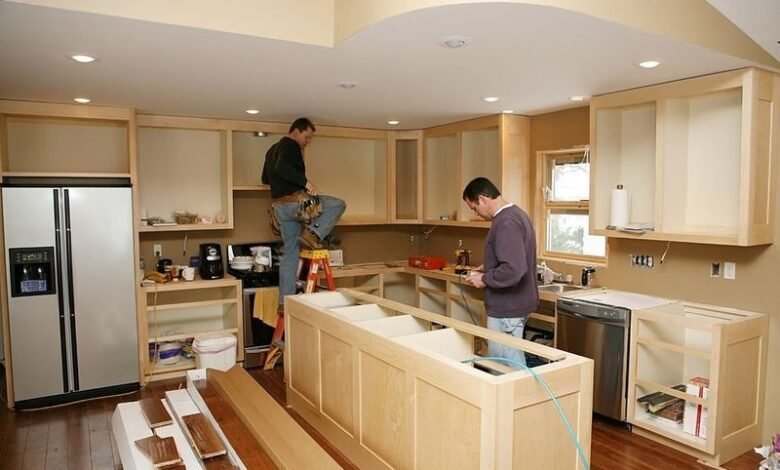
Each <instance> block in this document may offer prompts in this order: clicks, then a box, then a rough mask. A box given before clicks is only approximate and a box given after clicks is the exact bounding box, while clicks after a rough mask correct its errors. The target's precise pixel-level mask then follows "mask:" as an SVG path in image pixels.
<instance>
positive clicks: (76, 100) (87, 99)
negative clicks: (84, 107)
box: [73, 98, 92, 104]
mask: <svg viewBox="0 0 780 470" xmlns="http://www.w3.org/2000/svg"><path fill="white" fill-rule="evenodd" d="M73 101H75V102H76V103H81V104H87V103H89V102H90V101H92V100H91V99H89V98H73Z"/></svg>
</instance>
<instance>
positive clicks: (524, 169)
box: [422, 114, 531, 226]
mask: <svg viewBox="0 0 780 470" xmlns="http://www.w3.org/2000/svg"><path fill="white" fill-rule="evenodd" d="M423 134H424V158H423V177H422V181H423V221H424V222H425V223H430V224H440V225H473V226H487V225H488V222H485V221H482V220H480V219H479V218H478V217H477V216H476V214H474V213H472V211H471V210H469V208H468V206H467V205H466V204H465V203H464V202H463V200H462V198H461V195H462V194H463V188H465V187H466V184H468V182H469V181H471V180H472V179H474V178H476V177H478V176H484V177H486V178H488V179H489V180H491V181H492V182H493V183H495V184H496V186H498V188H499V190H500V191H501V193H502V195H503V196H504V198H506V199H507V200H508V201H511V202H514V203H515V204H517V205H519V206H520V207H522V208H523V209H525V210H526V211H529V210H530V192H529V189H530V187H529V182H530V171H531V158H530V120H529V118H527V117H524V116H516V115H511V114H500V115H494V116H487V117H484V118H479V119H473V120H470V121H464V122H459V123H456V124H449V125H446V126H440V127H434V128H431V129H427V130H425V131H424V132H423Z"/></svg>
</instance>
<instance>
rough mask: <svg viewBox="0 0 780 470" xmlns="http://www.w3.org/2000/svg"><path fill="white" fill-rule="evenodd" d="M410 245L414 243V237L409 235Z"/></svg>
mask: <svg viewBox="0 0 780 470" xmlns="http://www.w3.org/2000/svg"><path fill="white" fill-rule="evenodd" d="M409 243H414V235H409Z"/></svg>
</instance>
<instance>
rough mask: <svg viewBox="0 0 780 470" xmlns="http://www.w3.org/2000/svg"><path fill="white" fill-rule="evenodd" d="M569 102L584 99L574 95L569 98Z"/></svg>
mask: <svg viewBox="0 0 780 470" xmlns="http://www.w3.org/2000/svg"><path fill="white" fill-rule="evenodd" d="M569 100H570V101H585V97H584V96H581V95H575V96H570V97H569Z"/></svg>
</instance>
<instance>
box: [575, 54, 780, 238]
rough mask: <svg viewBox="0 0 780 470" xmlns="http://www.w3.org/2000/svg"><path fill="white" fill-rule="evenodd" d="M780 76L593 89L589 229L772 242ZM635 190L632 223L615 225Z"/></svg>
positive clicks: (751, 74)
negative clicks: (600, 92) (619, 201)
mask: <svg viewBox="0 0 780 470" xmlns="http://www.w3.org/2000/svg"><path fill="white" fill-rule="evenodd" d="M779 101H780V76H778V75H777V74H774V73H771V72H767V71H763V70H759V69H754V68H751V69H745V70H737V71H732V72H726V73H720V74H715V75H709V76H705V77H699V78H693V79H688V80H682V81H677V82H672V83H666V84H663V85H656V86H651V87H646V88H640V89H635V90H630V91H625V92H620V93H613V94H609V95H604V96H600V97H596V98H593V99H592V100H591V106H590V122H591V137H590V140H591V159H592V160H591V211H590V214H591V217H590V224H591V225H590V231H591V233H593V234H598V235H606V236H610V237H629V238H643V239H648V240H669V241H682V242H695V243H710V244H720V245H738V246H750V245H762V244H769V243H772V242H773V226H774V222H773V218H774V205H775V196H774V194H775V183H774V181H773V176H772V175H773V173H774V172H773V171H771V169H772V168H773V165H772V161H773V159H775V158H776V157H777V154H778V153H780V141H779V140H778V139H773V138H772V136H776V135H778V133H780V124H779V123H780V107H779V106H778V105H777V103H778V102H779ZM619 184H620V185H623V187H624V188H625V189H626V190H628V191H629V194H630V196H631V197H630V218H629V221H630V223H631V224H635V226H636V227H639V228H642V227H649V228H650V230H648V231H645V232H639V233H636V232H633V233H632V232H627V231H621V230H615V229H613V228H612V227H611V226H610V196H611V191H612V190H613V189H615V188H616V187H617V185H619Z"/></svg>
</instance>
